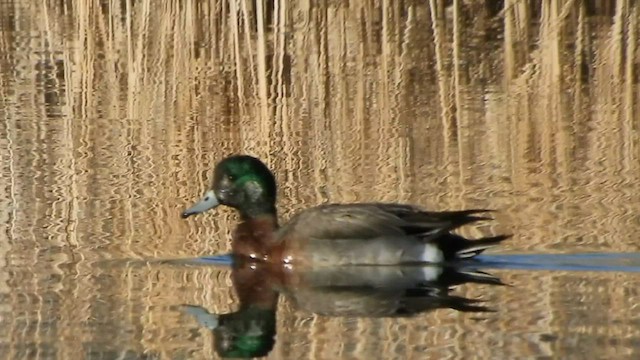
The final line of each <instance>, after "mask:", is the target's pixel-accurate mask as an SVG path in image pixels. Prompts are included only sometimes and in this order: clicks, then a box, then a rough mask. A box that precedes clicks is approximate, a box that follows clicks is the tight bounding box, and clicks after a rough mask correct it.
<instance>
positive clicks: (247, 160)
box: [182, 155, 276, 218]
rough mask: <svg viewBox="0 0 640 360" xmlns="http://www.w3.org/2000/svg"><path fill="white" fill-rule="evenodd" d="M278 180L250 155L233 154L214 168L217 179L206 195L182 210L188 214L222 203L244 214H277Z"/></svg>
mask: <svg viewBox="0 0 640 360" xmlns="http://www.w3.org/2000/svg"><path fill="white" fill-rule="evenodd" d="M275 203H276V181H275V178H274V176H273V174H272V173H271V171H270V170H269V168H268V167H267V166H266V165H265V164H264V163H263V162H262V161H260V160H259V159H257V158H255V157H252V156H248V155H233V156H229V157H227V158H225V159H224V160H222V161H220V162H219V163H218V164H217V165H216V167H215V169H214V170H213V183H212V185H211V189H209V190H208V191H207V192H206V193H205V194H204V196H203V198H202V199H201V200H200V201H199V202H197V203H196V204H194V205H193V206H192V207H190V208H188V209H187V210H185V211H184V212H183V213H182V217H183V218H186V217H189V216H191V215H195V214H199V213H201V212H205V211H207V210H209V209H213V208H215V207H217V206H218V205H227V206H230V207H232V208H235V209H237V210H238V211H239V212H240V215H241V216H242V217H244V218H251V217H255V216H258V215H262V214H275Z"/></svg>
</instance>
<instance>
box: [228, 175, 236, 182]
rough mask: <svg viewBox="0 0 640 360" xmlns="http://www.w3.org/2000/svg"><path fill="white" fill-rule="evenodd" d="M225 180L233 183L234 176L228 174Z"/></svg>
mask: <svg viewBox="0 0 640 360" xmlns="http://www.w3.org/2000/svg"><path fill="white" fill-rule="evenodd" d="M227 178H228V179H229V181H234V180H235V179H236V176H235V175H231V174H229V175H227Z"/></svg>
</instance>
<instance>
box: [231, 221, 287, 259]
mask: <svg viewBox="0 0 640 360" xmlns="http://www.w3.org/2000/svg"><path fill="white" fill-rule="evenodd" d="M277 230H278V217H277V216H276V215H275V213H274V214H261V215H258V216H253V217H247V216H243V217H242V222H240V224H238V226H237V227H236V230H235V235H234V239H233V242H232V245H231V247H232V250H233V253H234V254H238V255H242V256H247V257H249V258H252V259H260V260H266V259H267V258H271V257H273V255H274V251H275V250H276V249H278V245H279V242H278V239H277V237H276V236H275V234H276V231H277Z"/></svg>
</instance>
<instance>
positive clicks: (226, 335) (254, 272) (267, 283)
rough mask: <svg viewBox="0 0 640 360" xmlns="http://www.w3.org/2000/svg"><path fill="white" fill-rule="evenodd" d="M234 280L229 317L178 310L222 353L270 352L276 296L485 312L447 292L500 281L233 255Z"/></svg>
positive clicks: (380, 311)
mask: <svg viewBox="0 0 640 360" xmlns="http://www.w3.org/2000/svg"><path fill="white" fill-rule="evenodd" d="M231 271H232V274H231V278H232V281H233V286H234V289H235V291H236V293H237V296H238V299H239V302H240V307H239V309H238V311H236V312H232V313H228V314H214V313H210V312H208V311H207V310H205V309H204V308H202V307H200V306H194V305H185V306H184V307H183V309H184V310H185V311H186V312H187V313H189V314H191V315H193V316H195V318H196V319H197V320H198V322H199V323H200V324H201V325H202V326H205V327H207V328H209V329H211V330H212V331H213V337H214V348H215V351H216V352H217V353H218V354H219V355H220V356H221V357H235V358H247V357H259V356H265V355H267V354H268V353H269V351H271V349H272V348H273V346H274V342H275V335H276V309H277V303H278V297H279V295H280V294H281V295H283V296H285V298H287V299H288V300H289V301H290V302H291V303H292V304H294V306H295V307H296V308H298V309H300V310H303V311H307V312H311V313H314V314H317V315H321V316H341V317H406V316H412V315H414V314H418V313H424V312H428V311H431V310H435V309H440V308H449V309H453V310H457V311H464V312H487V311H492V310H491V309H490V308H488V307H485V306H483V305H482V304H481V303H480V302H481V301H480V300H477V299H469V298H465V297H462V296H456V295H452V294H451V290H452V288H453V287H455V286H457V285H462V284H466V283H476V284H489V285H504V284H503V283H502V282H501V281H500V279H498V278H497V277H495V276H493V275H490V274H488V273H485V272H481V271H478V270H475V269H472V268H467V267H460V266H457V267H456V266H436V265H431V266H402V267H398V266H352V267H335V268H320V269H304V270H296V269H294V268H292V267H290V266H286V265H284V266H283V265H280V264H273V263H266V262H257V261H252V260H247V259H244V258H238V259H236V260H235V261H234V265H233V266H232V270H231Z"/></svg>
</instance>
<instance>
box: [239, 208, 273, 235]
mask: <svg viewBox="0 0 640 360" xmlns="http://www.w3.org/2000/svg"><path fill="white" fill-rule="evenodd" d="M239 211H240V219H242V221H245V222H246V221H260V222H273V225H274V229H276V228H278V213H277V211H276V207H275V205H273V204H268V205H265V204H250V205H249V206H246V207H245V208H243V209H239Z"/></svg>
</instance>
